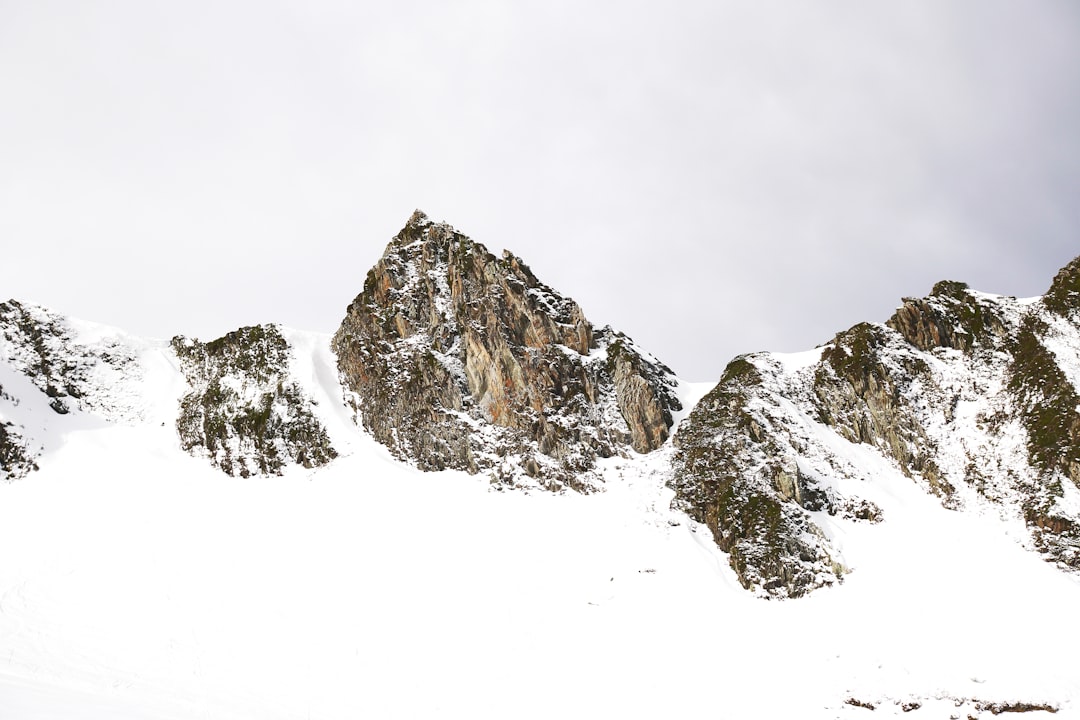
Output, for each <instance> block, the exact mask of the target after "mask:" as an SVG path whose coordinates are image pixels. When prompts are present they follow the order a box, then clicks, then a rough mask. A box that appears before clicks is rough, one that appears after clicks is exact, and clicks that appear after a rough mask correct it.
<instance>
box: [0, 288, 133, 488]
mask: <svg viewBox="0 0 1080 720" xmlns="http://www.w3.org/2000/svg"><path fill="white" fill-rule="evenodd" d="M91 335H92V337H83V336H81V335H80V333H79V332H78V331H77V330H76V329H75V328H74V327H73V326H72V325H71V323H70V321H69V320H68V319H67V318H64V317H63V316H61V315H59V314H57V313H54V312H51V311H49V310H46V309H45V308H42V307H39V306H36V305H30V304H25V303H20V302H18V301H16V300H9V301H7V302H3V303H0V362H3V363H4V364H5V365H6V366H7V367H8V368H10V369H11V370H12V371H14V372H15V373H16V374H17V375H18V376H22V378H25V379H26V380H29V384H26V383H25V382H24V381H20V383H18V384H19V385H22V386H23V387H22V388H21V389H16V388H15V387H12V386H10V385H9V386H8V387H7V388H4V387H0V479H6V480H12V479H17V478H21V477H24V476H25V475H26V474H27V473H29V472H31V471H33V470H36V469H37V467H38V465H37V459H38V457H39V456H40V455H41V453H42V451H43V450H44V449H45V448H44V444H45V440H44V436H45V435H46V434H47V433H46V428H47V427H48V426H49V425H50V421H49V417H42V416H41V414H40V413H38V414H37V415H35V414H34V412H33V411H32V410H29V411H28V407H37V406H38V405H39V404H40V405H41V409H42V411H43V413H44V414H45V415H47V416H50V417H51V418H54V419H55V418H56V417H57V416H59V415H68V414H69V413H71V412H72V411H76V410H78V411H85V412H91V413H94V414H95V415H97V416H99V417H101V418H104V419H106V420H113V421H129V422H130V421H137V420H139V419H140V417H141V409H140V407H139V405H138V403H137V402H133V401H132V398H131V396H129V395H128V394H126V393H124V392H123V391H117V390H116V388H122V387H126V386H129V385H130V384H132V383H135V382H138V380H139V378H140V377H141V373H142V368H141V367H140V365H139V363H138V362H137V360H136V352H135V349H134V348H133V347H131V346H130V345H129V344H127V343H126V341H125V340H124V338H123V337H122V336H121V335H119V334H118V333H116V332H115V331H110V330H109V329H108V328H103V327H100V326H98V327H96V331H95V332H94V333H92V334H91ZM27 393H29V394H31V395H35V396H37V397H32V398H31V397H29V396H28V394H27ZM39 393H40V395H39ZM39 398H40V399H43V400H44V401H45V402H39ZM27 412H29V413H30V415H27ZM28 417H35V422H34V423H33V427H27V426H26V425H24V424H23V422H24V421H25V419H26V418H28ZM15 418H21V419H19V420H17V419H15Z"/></svg>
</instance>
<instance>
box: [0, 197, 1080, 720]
mask: <svg viewBox="0 0 1080 720" xmlns="http://www.w3.org/2000/svg"><path fill="white" fill-rule="evenodd" d="M1078 293H1080V261H1076V262H1074V263H1072V264H1070V265H1069V266H1068V267H1066V268H1065V269H1064V270H1062V272H1061V273H1060V274H1059V275H1058V276H1057V278H1056V279H1055V280H1054V282H1053V284H1052V286H1051V289H1050V291H1049V292H1048V293H1047V295H1046V296H1044V297H1043V298H1035V299H1029V300H1017V299H1015V298H1008V297H1001V296H994V295H988V294H985V293H979V292H975V291H972V290H970V289H968V288H966V287H965V286H963V285H960V284H958V283H940V284H939V285H937V286H935V288H934V290H933V292H932V293H931V295H930V296H929V297H927V298H924V299H908V300H905V301H904V303H903V305H902V306H901V307H900V309H898V310H897V313H896V314H895V315H894V316H893V318H891V319H890V320H889V321H888V322H887V323H885V324H880V325H878V324H864V325H859V326H856V327H855V328H852V329H851V330H848V331H845V332H842V333H840V334H838V335H837V336H836V338H834V339H833V340H832V341H830V342H828V343H826V344H825V345H823V346H821V347H819V348H816V349H814V350H811V351H807V352H805V353H800V354H796V355H778V354H770V353H760V354H754V355H747V356H742V357H740V358H737V359H735V360H734V361H732V363H731V364H730V365H729V366H728V368H727V369H726V371H725V372H724V376H723V378H722V380H721V381H720V383H719V384H718V385H716V386H715V387H710V386H709V385H697V384H689V383H684V382H680V381H679V380H678V379H677V378H676V377H675V375H674V374H673V373H672V372H671V371H670V370H669V369H668V368H667V367H666V366H664V365H663V364H662V363H661V362H660V361H659V360H657V359H656V358H655V357H654V356H653V355H651V354H649V353H648V352H646V351H645V350H643V349H641V348H639V347H638V346H637V345H636V344H634V343H633V341H632V340H630V339H629V338H627V337H626V336H624V335H622V334H620V333H618V332H617V331H614V330H612V329H610V328H595V327H594V326H592V325H591V324H590V323H589V322H588V321H587V320H586V319H585V315H584V313H583V312H582V310H581V309H580V308H579V307H578V306H577V305H576V304H575V303H574V302H573V301H572V300H570V299H569V298H567V297H565V296H562V295H560V294H559V293H558V292H557V291H556V290H554V289H552V288H550V287H548V286H546V285H544V284H543V283H542V282H541V281H540V280H539V279H537V278H536V277H535V276H534V275H533V274H532V272H531V271H530V270H529V269H528V267H527V266H526V265H525V264H524V262H523V261H522V260H521V259H519V258H517V257H515V256H514V255H512V254H511V253H508V252H507V253H504V254H503V255H502V257H497V256H495V255H492V254H491V253H489V252H488V251H487V250H486V249H485V248H484V247H483V246H482V245H480V244H479V243H476V242H474V241H472V240H470V239H469V238H467V237H465V236H464V235H461V234H460V233H458V232H457V231H455V230H454V229H453V228H451V227H450V226H448V225H445V224H442V223H433V222H431V221H430V220H429V219H427V218H426V217H425V216H423V214H422V213H417V214H414V216H413V217H412V218H410V219H409V221H408V223H407V224H406V226H405V228H404V229H403V230H402V231H401V232H400V233H399V234H398V235H397V236H396V237H395V238H394V239H393V240H392V241H391V242H390V244H389V245H388V247H387V249H386V252H385V253H384V255H383V257H382V258H381V259H379V260H378V261H377V262H376V264H375V266H374V267H373V268H372V270H371V272H369V273H368V275H367V278H366V280H365V282H364V285H363V288H362V291H361V293H360V295H359V296H357V298H356V300H355V301H354V302H353V303H352V304H351V305H350V306H349V307H348V309H347V311H346V316H345V318H344V320H343V322H342V324H341V327H340V329H339V330H338V331H337V332H336V333H335V334H334V335H333V336H329V335H321V334H317V333H307V332H303V331H297V330H292V329H289V328H283V327H280V326H277V325H255V326H251V327H246V328H240V329H238V330H237V331H235V332H232V333H228V334H227V335H225V336H224V337H222V338H218V339H215V340H210V341H205V342H204V341H200V340H196V339H191V338H183V337H177V338H173V339H172V340H169V341H165V340H150V339H144V338H138V337H134V336H131V335H129V334H127V333H125V332H123V331H121V330H118V329H115V328H109V327H105V326H101V325H96V324H93V323H88V322H84V321H81V320H76V319H73V318H70V317H66V316H63V315H61V314H59V313H57V312H54V311H52V310H48V309H45V308H40V307H36V306H32V305H29V304H24V303H20V302H17V301H9V302H7V303H2V304H0V477H2V479H4V480H6V481H7V482H2V483H0V547H3V548H5V550H4V551H3V553H0V717H2V718H5V719H6V718H25V719H27V720H38V719H40V718H45V717H81V718H91V720H95V719H96V718H106V717H107V718H118V717H119V718H127V717H131V718H193V717H214V718H247V717H253V716H258V717H270V718H307V717H326V718H336V717H356V716H372V717H463V716H469V717H500V718H501V717H508V716H509V717H545V718H546V717H552V716H556V715H558V716H565V717H584V716H589V717H595V716H601V715H603V716H609V715H613V716H623V717H654V716H658V715H663V716H667V715H672V714H684V713H686V714H689V713H693V714H700V713H716V714H720V715H722V716H725V717H759V716H785V717H790V716H797V717H810V718H836V717H859V716H863V715H865V714H866V713H868V712H869V711H870V710H869V709H871V708H872V709H874V710H875V711H876V712H875V715H874V716H875V717H877V716H881V715H897V716H899V715H904V716H905V717H906V716H907V714H908V713H915V715H913V717H927V718H937V717H941V718H947V717H958V718H963V717H989V716H991V715H997V714H1000V713H1002V712H1030V713H1033V714H1034V715H1035V716H1040V715H1047V714H1049V713H1058V714H1057V717H1074V716H1078V717H1080V680H1078V679H1077V674H1076V673H1075V664H1074V663H1073V662H1072V661H1071V654H1072V650H1071V649H1072V648H1073V647H1075V646H1076V645H1077V643H1080V627H1078V626H1077V625H1076V624H1075V623H1072V622H1071V621H1070V620H1069V618H1070V617H1071V616H1072V614H1073V613H1074V612H1075V608H1076V607H1077V604H1078V602H1080V581H1078V579H1077V575H1076V574H1075V573H1074V569H1075V568H1076V567H1077V565H1078V560H1077V549H1078V544H1077V527H1078V526H1077V523H1078V522H1080V516H1078V514H1077V513H1078V507H1080V505H1078V492H1080V491H1078V489H1077V482H1078V480H1080V471H1078V469H1080V458H1078V457H1077V452H1080V451H1078V450H1077V447H1080V444H1078V442H1077V439H1078V438H1077V437H1076V433H1077V432H1080V431H1078V430H1077V428H1080V420H1078V419H1077V406H1078V403H1080V400H1078V397H1080V396H1078V395H1077V392H1078V388H1080V385H1078V383H1080V360H1078V356H1080V327H1078V325H1077V323H1078V321H1080V294H1078ZM508 489H510V490H511V491H510V492H503V491H504V490H508ZM1047 560H1049V562H1047ZM748 590H749V592H748ZM810 591H813V592H810ZM803 595H806V597H800V599H798V600H789V601H784V602H775V601H773V602H768V601H767V600H768V599H775V598H794V597H798V596H803Z"/></svg>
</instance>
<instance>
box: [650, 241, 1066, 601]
mask: <svg viewBox="0 0 1080 720" xmlns="http://www.w3.org/2000/svg"><path fill="white" fill-rule="evenodd" d="M1078 319H1080V259H1078V260H1077V261H1073V263H1070V265H1069V266H1068V267H1066V268H1065V269H1064V270H1062V272H1061V273H1059V274H1058V276H1057V278H1055V280H1054V283H1053V285H1052V286H1051V289H1050V290H1049V291H1048V293H1047V294H1046V296H1045V297H1043V298H1039V299H1034V300H1027V301H1021V300H1016V299H1015V298H1011V297H1003V296H995V295H989V294H986V293H979V292H975V291H972V290H970V289H969V288H968V287H967V286H966V285H963V284H961V283H955V282H942V283H938V284H937V285H935V286H934V289H933V291H932V292H931V294H930V295H929V296H928V297H926V298H922V299H914V298H905V299H904V301H903V304H902V305H901V307H900V308H899V309H898V310H897V311H896V313H895V314H894V315H893V317H892V318H890V319H889V320H888V321H887V322H886V323H885V324H870V323H863V324H860V325H856V326H855V327H853V328H851V329H850V330H847V331H845V332H842V333H839V334H838V335H837V336H836V337H835V338H834V339H833V340H832V341H830V342H829V343H827V344H826V345H824V346H822V347H821V348H819V349H817V350H815V351H810V352H808V353H802V354H799V355H797V356H781V355H773V354H769V353H759V354H754V355H748V356H743V357H740V358H737V359H736V360H735V361H733V362H732V363H731V364H730V365H729V366H728V368H727V370H726V371H725V373H724V376H723V378H722V379H721V381H720V383H719V385H717V387H716V388H715V389H714V390H713V391H711V392H710V393H709V394H708V395H707V396H706V397H705V398H704V399H703V400H702V401H701V402H700V403H699V404H698V406H697V407H695V408H694V410H693V412H692V413H691V414H690V416H689V417H688V419H687V420H686V421H684V423H683V425H682V426H681V427H680V429H679V431H678V433H677V434H676V437H675V440H674V443H675V446H676V453H675V456H674V474H673V478H672V481H671V487H672V488H673V489H674V490H675V492H676V497H675V500H674V501H673V502H674V505H675V506H676V507H678V508H680V509H683V510H685V511H686V512H687V513H688V514H690V515H691V516H692V517H694V518H695V519H697V520H699V521H701V522H703V523H705V524H706V525H707V526H708V527H709V528H710V529H711V530H712V532H713V535H714V537H715V538H716V541H717V543H718V544H719V545H720V547H721V548H723V549H724V550H727V551H728V552H729V553H730V554H731V564H732V567H733V568H734V569H735V570H736V572H737V573H738V575H739V578H740V580H741V581H742V582H743V584H744V585H745V586H746V587H748V588H752V589H755V590H757V591H758V592H760V593H762V594H765V595H768V596H772V597H795V596H799V595H802V594H804V593H806V592H808V591H810V590H812V589H814V588H816V587H820V586H823V585H828V584H831V583H833V582H836V581H837V580H838V579H839V578H841V577H842V576H843V573H844V568H843V560H842V556H841V554H840V553H839V552H838V551H837V550H836V548H835V547H834V546H833V545H832V543H831V542H830V541H829V540H828V539H827V533H825V532H823V531H822V530H821V527H820V524H819V522H815V520H814V513H819V512H821V511H825V512H826V513H829V514H834V515H835V514H839V515H843V516H846V517H849V518H852V519H865V520H869V521H875V520H878V519H880V518H881V513H880V511H879V510H878V508H877V507H876V506H874V505H873V504H872V503H869V502H867V501H865V500H862V499H861V498H859V497H858V496H857V495H853V494H851V493H850V492H849V493H848V494H847V495H846V496H845V494H844V493H842V492H841V491H840V488H841V487H846V488H848V489H849V491H850V488H852V487H855V488H857V487H858V483H859V482H862V481H864V480H866V479H869V478H871V477H872V476H873V474H874V472H876V471H875V470H874V469H872V468H867V467H866V466H864V465H861V464H860V463H858V462H854V461H852V459H851V457H852V454H851V453H850V452H849V451H846V450H845V449H844V447H845V444H847V445H852V444H856V445H862V446H865V447H869V448H873V449H874V450H875V451H876V453H877V454H878V456H879V457H881V458H882V459H883V460H884V461H885V462H886V463H887V464H888V465H890V466H891V467H892V468H894V469H895V470H896V471H898V472H900V473H903V474H904V475H906V476H908V477H910V478H911V479H912V480H913V481H915V482H917V483H919V484H920V485H921V486H922V487H923V488H924V489H925V490H926V491H927V492H929V493H933V494H934V495H937V496H938V497H939V498H940V499H941V501H942V503H943V504H944V505H945V506H946V507H948V508H952V509H963V508H965V507H967V506H969V505H984V506H988V507H991V508H995V509H996V511H997V512H999V513H1001V514H1003V515H1006V516H1012V517H1018V518H1022V519H1023V521H1024V522H1025V523H1026V524H1027V526H1028V528H1029V531H1030V537H1031V541H1030V542H1031V545H1032V546H1033V547H1035V548H1037V549H1039V550H1040V551H1042V552H1043V553H1045V555H1046V557H1047V558H1048V559H1049V560H1052V561H1054V562H1057V563H1059V564H1060V565H1061V566H1062V567H1065V568H1072V569H1080V502H1078V501H1080V414H1078V411H1077V410H1078V407H1080V394H1078V390H1080V323H1078ZM830 438H831V439H830ZM818 517H821V516H818Z"/></svg>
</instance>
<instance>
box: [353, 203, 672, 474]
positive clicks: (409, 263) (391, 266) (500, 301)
mask: <svg viewBox="0 0 1080 720" xmlns="http://www.w3.org/2000/svg"><path fill="white" fill-rule="evenodd" d="M333 348H334V351H335V352H336V353H337V357H338V368H339V371H340V375H341V379H342V382H343V385H344V386H345V388H346V390H347V391H348V396H347V402H348V403H349V404H350V405H351V406H352V408H353V409H354V411H355V412H356V413H357V415H358V417H359V419H360V421H361V422H362V423H363V425H364V427H366V428H367V429H368V430H369V431H370V432H371V433H372V434H373V435H374V436H375V438H376V439H378V440H379V441H380V442H382V443H384V444H386V445H387V446H388V447H389V448H390V449H391V451H392V452H393V453H394V454H395V455H396V456H397V457H398V458H400V459H403V460H406V461H409V462H412V463H415V464H416V465H417V466H418V467H420V468H422V469H425V470H440V469H444V468H455V469H461V470H465V471H468V472H470V473H479V472H486V473H490V475H491V477H492V478H493V481H494V482H497V483H505V484H509V485H539V486H542V487H546V488H550V489H559V488H562V487H571V488H574V489H578V490H583V491H587V490H589V489H591V488H593V487H594V486H595V481H596V478H595V477H594V476H593V474H592V473H590V470H591V469H592V468H593V466H594V463H595V460H596V458H597V457H608V456H612V455H616V454H619V453H623V452H625V451H626V450H627V449H630V448H632V449H633V450H636V451H637V452H641V453H645V452H649V451H651V450H654V449H656V448H658V447H659V446H660V445H661V444H662V443H663V442H664V441H665V440H666V439H667V437H668V433H669V430H670V428H671V425H672V417H671V412H672V410H676V409H679V407H680V405H679V401H678V399H677V398H676V395H675V388H676V383H677V381H676V379H675V377H674V376H673V375H672V373H671V371H670V370H669V369H668V368H667V367H665V366H664V365H662V364H661V363H659V362H658V361H657V360H656V359H654V358H653V357H651V356H649V355H648V354H646V353H644V352H643V351H641V350H640V349H639V348H637V347H636V346H635V345H634V344H633V343H632V342H631V341H630V340H629V338H627V337H625V336H624V335H622V334H620V333H616V332H614V331H613V330H611V329H610V328H602V329H596V328H593V326H592V325H590V324H589V322H588V321H587V320H586V319H585V316H584V314H583V313H582V311H581V308H580V307H578V305H577V304H576V303H574V302H573V301H572V300H570V299H568V298H565V297H562V296H561V295H559V294H558V293H556V292H555V291H554V290H552V289H551V288H549V287H547V286H546V285H544V284H543V283H541V282H540V281H539V280H538V279H537V278H536V277H535V276H534V275H533V274H532V272H531V271H530V270H529V268H528V267H527V266H526V265H525V263H523V262H522V261H521V260H520V259H519V258H517V257H515V256H514V255H512V254H511V253H509V252H504V253H503V255H502V257H496V256H494V255H492V254H491V253H489V252H488V251H487V249H486V248H485V247H484V246H483V245H480V244H479V243H475V242H473V241H472V240H470V239H469V238H467V237H465V236H464V235H462V234H460V233H458V232H456V231H455V230H454V229H453V228H452V227H450V226H449V225H446V224H442V223H433V222H431V221H430V220H429V219H428V218H427V217H426V216H425V215H424V214H423V213H421V212H419V211H417V212H416V213H414V214H413V216H412V217H411V218H410V219H409V221H408V223H407V224H406V226H405V228H404V229H403V230H402V231H401V232H400V233H399V234H398V235H397V236H396V237H395V238H394V239H393V240H392V241H391V242H390V244H389V245H388V246H387V248H386V251H385V253H384V254H383V256H382V258H381V259H380V260H379V262H378V263H377V264H376V265H375V267H374V268H372V269H371V271H370V272H369V273H368V275H367V279H366V281H365V283H364V289H363V292H362V293H361V294H360V295H359V296H358V297H357V298H356V299H355V300H354V301H353V303H352V304H351V305H350V306H349V308H348V311H347V314H346V316H345V319H344V321H343V322H342V324H341V327H340V329H339V330H338V331H337V333H336V334H335V336H334V339H333Z"/></svg>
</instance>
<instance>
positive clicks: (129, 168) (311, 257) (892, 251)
mask: <svg viewBox="0 0 1080 720" xmlns="http://www.w3.org/2000/svg"><path fill="white" fill-rule="evenodd" d="M1078 129H1080V4H1077V3H1076V2H1075V0H1058V1H1055V0H949V1H947V2H945V1H942V0H902V1H901V0H892V1H891V2H885V1H881V2H866V1H865V0H844V1H841V0H819V1H818V2H813V3H810V2H801V1H796V0H790V1H787V2H779V1H770V0H746V1H744V2H734V1H730V0H710V1H708V2H688V1H678V0H676V1H669V2H664V3H659V2H634V1H628V0H621V1H619V2H584V1H583V0H578V1H576V2H561V1H559V0H543V1H542V2H540V1H536V2H533V1H531V0H525V1H521V2H479V1H474V2H400V1H395V2H385V1H383V2H346V1H345V0H340V1H334V0H317V1H316V0H302V1H301V0H296V1H295V2H293V1H290V0H280V1H277V2H272V1H268V0H257V1H256V0H252V1H251V2H226V1H222V0H217V1H214V2H191V1H185V2H158V1H154V0H114V1H111V2H105V1H101V2H92V1H87V2H75V1H74V0H61V1H49V0H25V1H22V0H0V248H2V251H0V296H3V297H4V298H7V297H14V298H16V299H20V300H25V301H32V302H39V303H43V304H46V305H49V306H51V307H53V308H55V309H57V310H60V311H62V312H65V313H67V314H71V315H75V316H78V317H82V318H85V319H89V320H97V321H100V322H105V323H109V324H113V325H119V326H121V327H123V328H125V329H128V330H130V331H132V332H136V333H139V334H143V335H150V336H155V337H170V336H171V335H173V334H176V333H184V334H188V335H193V336H197V337H201V338H203V339H210V338H212V337H216V336H218V335H221V334H223V333H224V332H227V331H229V330H232V329H235V328H236V327H239V326H241V325H245V324H254V323H259V322H281V323H283V324H286V325H289V326H293V327H299V328H304V329H309V330H320V331H326V332H330V331H332V330H333V329H335V328H336V326H337V324H338V323H339V322H340V320H341V318H342V317H343V315H344V310H345V307H346V305H347V304H348V303H349V302H350V301H351V300H352V298H353V297H354V296H355V295H356V294H357V293H359V291H360V289H361V288H362V286H363V281H364V276H365V274H366V272H367V270H368V268H369V267H370V266H371V265H372V264H373V263H374V262H375V261H376V260H377V259H378V257H379V256H380V255H381V253H382V250H383V248H384V247H385V245H386V243H387V242H388V241H389V239H390V238H391V237H392V236H393V235H394V234H395V233H396V232H397V231H398V230H399V229H400V228H401V226H402V225H404V223H405V221H406V219H407V218H408V216H409V214H410V213H411V212H412V211H413V209H415V208H421V209H423V210H424V211H425V212H427V213H428V215H430V216H431V217H432V219H434V220H445V221H446V222H449V223H451V224H452V225H454V226H455V227H456V228H457V229H458V230H460V231H462V232H464V233H466V234H467V235H469V236H470V237H472V238H473V239H474V240H477V241H479V242H481V243H483V244H485V245H486V246H487V247H488V248H489V249H490V250H491V251H493V252H496V253H498V252H499V251H500V250H501V249H503V248H508V249H510V250H512V251H514V252H515V253H516V254H518V255H520V256H521V257H522V258H524V259H525V261H526V262H527V263H529V265H530V266H531V267H532V269H533V270H534V272H535V273H536V274H537V275H538V276H539V277H540V279H541V280H543V281H544V282H546V283H548V284H549V285H551V286H553V287H555V288H556V289H558V290H560V291H561V292H563V293H564V294H567V295H570V296H571V297H573V298H574V299H575V300H577V301H578V302H579V303H580V304H581V305H582V307H583V308H584V310H585V313H586V315H587V316H588V317H589V318H590V319H591V320H592V321H593V322H594V323H597V324H608V323H610V324H611V325H613V326H614V327H616V328H618V329H620V330H623V331H624V332H626V333H627V334H629V335H631V336H632V337H634V338H635V339H636V340H637V341H638V342H639V343H640V344H642V345H643V346H645V347H646V348H647V349H649V350H651V351H652V352H654V353H655V354H656V355H657V356H659V357H660V358H661V359H662V360H664V361H665V362H667V363H668V364H669V365H671V366H672V367H673V368H674V369H675V370H676V371H677V372H678V373H679V374H680V375H682V376H683V377H685V378H687V379H691V380H713V379H717V378H718V377H719V376H720V373H721V372H722V370H723V367H724V365H725V364H726V363H727V361H728V360H730V359H731V358H732V357H733V356H734V355H736V354H738V353H743V352H749V351H754V350H781V351H792V350H800V349H805V348H809V347H812V346H814V345H816V344H819V343H821V342H824V341H825V340H827V339H829V338H830V337H831V336H832V335H833V334H834V333H836V332H837V331H839V330H842V329H844V328H846V327H849V326H850V325H852V324H854V323H856V322H859V321H861V320H879V321H881V320H884V319H886V318H887V317H888V316H889V315H890V314H891V313H892V310H893V309H894V308H895V307H896V305H897V304H898V302H899V299H900V297H901V296H904V295H924V294H926V293H927V292H928V291H929V290H930V287H931V285H932V284H933V283H934V282H935V281H937V280H940V279H945V278H948V279H956V280H964V281H966V282H968V283H970V284H971V285H972V286H973V287H976V288H979V289H983V290H987V291H991V292H1000V293H1004V294H1012V295H1019V296H1026V295H1035V294H1041V293H1042V292H1043V291H1044V290H1045V289H1046V287H1047V286H1048V284H1049V282H1050V280H1051V278H1052V277H1053V274H1054V272H1055V271H1056V270H1057V269H1058V268H1060V267H1061V266H1062V265H1064V264H1065V263H1066V262H1068V261H1069V260H1070V259H1072V258H1073V257H1074V256H1076V255H1080V130H1078Z"/></svg>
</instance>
